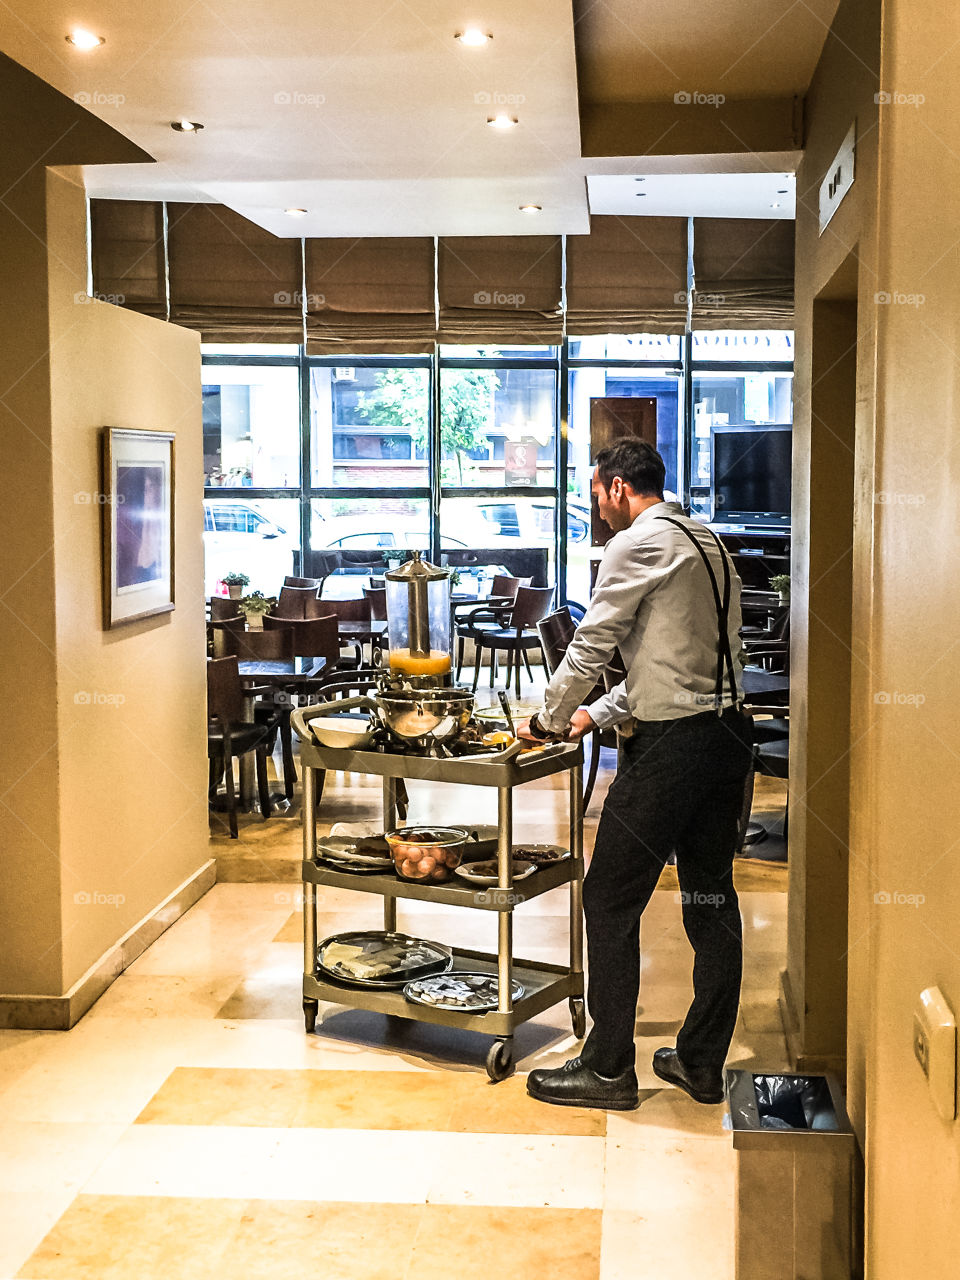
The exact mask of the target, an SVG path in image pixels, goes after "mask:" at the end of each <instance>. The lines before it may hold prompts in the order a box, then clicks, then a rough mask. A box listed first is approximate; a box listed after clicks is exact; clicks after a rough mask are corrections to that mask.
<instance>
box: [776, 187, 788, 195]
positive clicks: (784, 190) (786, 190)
mask: <svg viewBox="0 0 960 1280" xmlns="http://www.w3.org/2000/svg"><path fill="white" fill-rule="evenodd" d="M789 194H790V192H789V190H788V189H787V188H786V187H784V188H783V190H782V191H778V192H777V195H778V196H788V195H789Z"/></svg>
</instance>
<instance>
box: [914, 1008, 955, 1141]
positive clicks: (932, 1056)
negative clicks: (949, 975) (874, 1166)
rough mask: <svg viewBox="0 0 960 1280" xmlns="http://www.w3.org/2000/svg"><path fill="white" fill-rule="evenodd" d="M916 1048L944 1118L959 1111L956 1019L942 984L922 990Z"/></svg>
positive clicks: (917, 1057) (953, 1115)
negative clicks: (942, 989)
mask: <svg viewBox="0 0 960 1280" xmlns="http://www.w3.org/2000/svg"><path fill="white" fill-rule="evenodd" d="M913 1052H914V1055H915V1057H916V1059H917V1061H918V1062H919V1063H920V1066H921V1067H922V1068H923V1074H924V1075H925V1076H926V1077H927V1084H928V1085H929V1086H930V1093H931V1094H932V1095H933V1103H934V1106H935V1107H936V1108H937V1110H938V1111H939V1113H940V1115H941V1116H943V1118H944V1120H954V1119H955V1118H956V1115H957V1020H956V1018H955V1017H954V1016H953V1010H952V1009H951V1008H950V1006H949V1005H948V1004H947V1001H946V999H945V997H944V994H943V992H942V991H941V990H940V988H939V987H927V988H926V990H925V991H921V992H920V1004H919V1005H918V1006H917V1011H916V1013H915V1014H914V1015H913Z"/></svg>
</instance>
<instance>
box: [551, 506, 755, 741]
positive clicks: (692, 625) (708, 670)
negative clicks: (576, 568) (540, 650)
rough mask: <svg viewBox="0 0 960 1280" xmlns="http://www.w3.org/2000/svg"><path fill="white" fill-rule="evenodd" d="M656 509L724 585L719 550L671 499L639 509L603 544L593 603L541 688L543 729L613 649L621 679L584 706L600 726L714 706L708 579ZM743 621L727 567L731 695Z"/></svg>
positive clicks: (554, 723)
mask: <svg viewBox="0 0 960 1280" xmlns="http://www.w3.org/2000/svg"><path fill="white" fill-rule="evenodd" d="M658 516H670V517H671V518H672V519H674V520H679V521H680V522H681V523H682V524H683V525H685V526H686V527H688V528H689V529H690V531H691V532H692V533H693V535H694V537H696V538H697V540H698V542H699V543H700V545H701V546H702V547H703V550H704V552H705V553H706V555H707V557H708V558H709V560H710V564H711V566H712V568H713V571H714V573H715V575H716V578H717V583H718V585H719V587H720V589H721V592H722V589H723V564H722V561H721V553H720V552H719V551H718V549H717V545H716V543H715V542H714V540H713V538H712V537H711V536H710V534H709V533H708V532H707V531H706V530H705V529H704V528H703V525H702V524H701V523H700V522H699V521H697V520H691V519H689V518H688V517H686V516H684V514H683V511H682V508H681V507H680V504H679V503H677V502H660V503H657V504H656V505H655V506H652V507H648V508H647V509H646V510H645V511H642V512H641V513H640V515H638V516H637V518H636V520H634V522H633V524H632V525H631V526H630V528H629V529H624V530H623V531H622V532H621V533H618V534H615V535H614V537H613V538H611V540H610V541H609V542H608V543H607V545H606V548H605V550H604V554H603V559H602V561H601V563H600V571H599V573H598V574H597V582H596V586H595V587H594V590H593V595H592V596H591V598H590V607H589V608H588V609H587V612H586V615H585V617H584V619H583V621H582V622H581V623H580V625H579V626H578V627H577V630H576V634H575V635H574V637H573V640H572V641H571V642H570V647H569V648H568V649H567V652H566V655H565V657H564V659H563V661H562V662H561V663H560V666H559V667H558V668H557V670H556V671H555V672H554V675H553V677H552V679H551V680H550V683H549V684H548V685H547V690H546V694H545V697H544V710H543V711H541V712H540V713H539V716H538V720H539V723H540V724H541V725H542V726H543V728H544V729H549V730H550V731H551V732H553V733H562V732H563V730H564V729H565V728H566V727H567V725H568V724H569V723H570V717H571V716H572V715H573V713H574V711H575V710H576V709H577V707H579V706H580V704H581V702H582V701H583V699H584V698H585V697H586V695H587V694H588V693H589V692H590V691H591V690H592V689H593V688H594V686H595V685H596V683H597V681H598V680H599V679H600V678H601V677H602V675H603V671H604V669H605V668H606V666H607V664H608V663H609V662H610V660H611V658H612V656H613V654H614V651H615V650H616V649H617V648H619V650H620V653H621V656H622V657H623V662H624V666H625V668H626V672H627V678H626V680H624V681H622V682H621V683H620V684H618V685H617V686H616V688H614V689H611V690H610V692H609V693H608V694H606V696H605V697H602V698H600V699H598V701H596V702H594V703H591V705H590V715H591V716H592V717H593V719H594V721H595V722H596V724H597V725H599V727H600V728H601V729H605V728H608V727H609V726H610V725H614V724H619V723H621V722H623V721H625V720H628V719H629V718H630V717H631V716H633V717H634V718H635V719H637V720H676V719H679V718H680V717H681V716H689V715H697V714H699V713H701V712H703V711H709V710H711V709H712V708H713V706H714V692H715V687H716V678H717V651H718V642H719V628H718V621H717V608H716V603H715V601H714V596H713V589H712V587H711V585H710V578H709V575H708V574H707V569H706V566H705V565H704V563H703V560H702V559H701V557H700V555H699V554H698V552H697V549H696V547H694V546H693V545H692V544H691V542H690V540H689V538H688V537H687V536H686V534H684V533H682V532H681V531H680V530H679V529H678V528H676V526H674V525H672V524H670V523H669V522H668V521H666V520H659V519H657V517H658ZM740 622H741V619H740V579H739V577H738V576H737V573H736V571H735V570H734V568H733V565H732V564H731V565H730V612H729V617H728V629H729V636H730V650H731V653H732V654H733V656H734V675H735V678H736V682H737V700H738V701H739V699H740V698H741V697H742V693H743V691H742V687H741V685H740V663H739V661H738V655H739V653H740V650H741V648H742V645H741V641H740ZM723 695H724V696H723V703H724V706H730V705H731V704H732V703H733V697H732V695H731V690H730V681H729V678H728V677H727V676H726V674H725V676H724V687H723Z"/></svg>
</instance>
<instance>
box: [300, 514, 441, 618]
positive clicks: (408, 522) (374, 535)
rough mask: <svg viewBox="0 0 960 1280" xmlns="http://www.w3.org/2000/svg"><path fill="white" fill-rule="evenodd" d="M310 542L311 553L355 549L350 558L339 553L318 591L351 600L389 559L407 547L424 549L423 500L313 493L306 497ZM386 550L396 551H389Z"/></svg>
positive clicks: (427, 538)
mask: <svg viewBox="0 0 960 1280" xmlns="http://www.w3.org/2000/svg"><path fill="white" fill-rule="evenodd" d="M310 546H311V549H312V550H313V551H315V552H322V551H338V552H353V553H355V556H354V557H351V556H349V555H346V556H344V557H343V563H341V565H340V566H339V567H338V568H337V569H335V570H334V572H333V573H331V574H330V576H329V577H327V578H326V581H325V582H324V585H323V595H324V596H325V597H326V598H328V599H336V600H346V599H356V598H358V597H359V596H360V595H361V594H362V590H363V588H364V587H367V586H369V585H370V579H371V578H372V577H381V576H382V575H383V573H384V571H385V570H386V569H387V567H388V562H389V560H390V559H394V560H396V559H401V558H406V556H407V554H408V553H409V552H410V551H423V552H424V553H427V552H428V551H429V547H430V504H429V501H428V499H426V498H413V497H411V498H349V497H346V498H314V499H312V500H311V502H310ZM391 552H395V553H396V554H395V555H393V556H391V554H390V553H391ZM308 567H309V566H308ZM313 568H314V569H315V570H317V569H319V568H320V566H317V565H314V566H313ZM318 576H322V574H320V573H318Z"/></svg>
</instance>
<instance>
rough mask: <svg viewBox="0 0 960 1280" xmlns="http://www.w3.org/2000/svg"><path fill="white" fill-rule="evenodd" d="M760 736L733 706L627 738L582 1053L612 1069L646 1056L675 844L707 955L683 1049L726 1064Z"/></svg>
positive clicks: (600, 852)
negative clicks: (649, 953) (654, 958)
mask: <svg viewBox="0 0 960 1280" xmlns="http://www.w3.org/2000/svg"><path fill="white" fill-rule="evenodd" d="M751 742H752V722H751V720H750V718H749V717H748V716H745V715H743V714H742V713H740V712H738V711H736V710H734V709H732V708H731V709H729V710H727V711H725V712H724V714H723V716H722V717H721V716H718V715H716V713H715V712H712V711H710V712H707V713H706V714H698V715H692V716H685V717H683V718H682V719H679V720H664V721H656V722H646V723H642V724H640V725H639V727H638V729H637V731H636V733H635V734H634V736H633V737H632V738H628V739H627V740H626V741H625V742H624V744H623V747H622V749H621V756H620V766H619V768H618V770H617V776H616V778H615V779H614V781H613V784H612V786H611V787H610V790H609V792H608V793H607V798H606V801H605V803H604V806H603V812H602V813H601V815H600V825H599V827H598V830H597V839H596V844H595V845H594V850H593V858H592V861H591V863H590V870H589V872H588V873H587V877H586V880H585V882H584V887H583V906H584V914H585V916H586V923H587V955H588V960H589V986H588V991H587V1002H588V1007H589V1010H590V1016H591V1017H592V1018H593V1029H592V1031H591V1032H590V1035H589V1037H588V1038H587V1041H586V1044H585V1045H584V1049H583V1055H582V1056H583V1059H584V1061H585V1062H586V1063H587V1065H589V1066H590V1067H592V1068H593V1070H595V1071H597V1072H599V1073H600V1074H601V1075H619V1074H620V1072H622V1071H624V1070H626V1069H627V1068H628V1067H631V1066H633V1063H634V1059H635V1046H634V1027H635V1023H636V1010H637V998H638V996H639V994H640V917H641V915H642V914H643V910H644V908H645V907H646V905H647V903H648V902H649V901H650V897H651V895H652V894H653V891H654V889H655V888H656V884H657V880H658V879H659V877H660V872H661V871H662V869H663V865H664V863H665V862H666V860H667V858H668V857H669V856H670V854H671V853H673V852H674V851H675V852H676V855H677V874H678V877H679V881H680V899H681V903H682V910H683V927H684V929H685V930H686V934H687V937H688V938H689V939H690V943H691V945H692V946H693V949H694V953H695V958H694V969H693V989H694V998H693V1004H692V1005H691V1006H690V1009H689V1012H688V1013H687V1017H686V1020H685V1022H684V1024H683V1027H682V1028H681V1030H680V1033H679V1035H678V1036H677V1053H678V1054H679V1056H680V1059H681V1061H682V1062H684V1063H685V1064H687V1065H688V1066H694V1067H699V1066H707V1067H720V1066H722V1065H723V1061H724V1059H725V1057H726V1054H727V1050H728V1048H729V1046H730V1040H731V1038H732V1036H733V1029H734V1026H735V1025H736V1021H737V1009H738V1006H739V1003H740V979H741V974H742V969H743V939H742V927H741V921H740V907H739V904H738V902H737V895H736V892H735V890H734V887H733V856H734V853H735V850H736V841H737V829H738V824H739V819H740V811H741V807H742V805H743V790H744V782H745V780H746V776H747V771H748V769H749V767H750V759H751Z"/></svg>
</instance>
